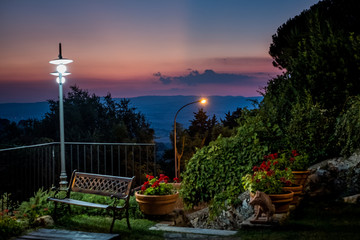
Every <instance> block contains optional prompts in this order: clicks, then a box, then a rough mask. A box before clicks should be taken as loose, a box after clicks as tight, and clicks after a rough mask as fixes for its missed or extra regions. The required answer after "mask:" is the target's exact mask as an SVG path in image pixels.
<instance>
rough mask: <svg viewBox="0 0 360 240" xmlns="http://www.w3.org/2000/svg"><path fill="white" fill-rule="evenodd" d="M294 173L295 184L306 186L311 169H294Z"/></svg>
mask: <svg viewBox="0 0 360 240" xmlns="http://www.w3.org/2000/svg"><path fill="white" fill-rule="evenodd" d="M292 173H293V175H294V184H298V185H303V186H305V183H306V179H307V178H308V176H309V175H310V171H309V170H306V171H292Z"/></svg>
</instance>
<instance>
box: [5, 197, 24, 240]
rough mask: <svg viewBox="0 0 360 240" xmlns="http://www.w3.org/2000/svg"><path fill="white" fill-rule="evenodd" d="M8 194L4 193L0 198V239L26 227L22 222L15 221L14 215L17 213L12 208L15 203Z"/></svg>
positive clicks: (19, 232)
mask: <svg viewBox="0 0 360 240" xmlns="http://www.w3.org/2000/svg"><path fill="white" fill-rule="evenodd" d="M9 196H10V194H7V193H5V194H3V195H2V196H1V198H0V207H1V209H0V240H2V239H8V238H10V237H13V236H17V235H20V234H21V233H22V232H23V231H24V229H25V227H26V225H25V224H24V223H22V222H19V221H17V217H16V216H15V215H16V214H18V213H17V211H15V210H14V206H15V204H16V203H14V202H12V201H11V200H10V198H9Z"/></svg>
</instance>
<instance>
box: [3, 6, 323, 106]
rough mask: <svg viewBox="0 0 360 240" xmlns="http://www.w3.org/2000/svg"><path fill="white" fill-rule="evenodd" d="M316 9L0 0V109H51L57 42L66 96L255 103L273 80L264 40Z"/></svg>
mask: <svg viewBox="0 0 360 240" xmlns="http://www.w3.org/2000/svg"><path fill="white" fill-rule="evenodd" d="M317 2H318V0H274V1H269V0H254V1H249V0H226V1H220V0H218V1H215V0H173V1H169V0H141V1H139V0H121V1H119V0H104V1H98V0H96V1H95V0H62V1H49V0H36V1H35V0H34V1H30V0H1V1H0V36H1V37H0V53H1V58H0V103H6V102H35V101H46V100H47V99H57V97H58V86H57V83H56V82H55V78H54V77H53V76H51V75H50V74H49V73H50V72H53V71H54V66H53V65H51V64H49V60H52V59H55V58H57V56H58V43H59V42H61V43H62V46H63V57H65V58H70V59H73V60H74V62H73V63H71V64H70V65H68V68H69V72H71V73H72V74H71V75H70V76H68V78H67V81H66V83H65V85H64V87H65V91H67V90H68V89H69V86H71V85H75V84H76V85H78V86H79V87H80V88H82V89H87V90H89V91H90V92H91V93H96V94H97V95H99V96H103V95H106V93H108V92H110V93H111V94H112V96H113V97H134V96H142V95H198V96H209V95H234V96H239V95H242V96H256V95H259V94H258V92H257V91H258V90H259V89H260V88H261V87H264V86H265V85H266V82H267V81H268V80H269V79H270V78H272V77H274V76H276V74H278V73H280V72H279V70H277V69H276V68H274V67H273V66H272V64H271V61H272V60H271V58H270V56H269V54H268V49H269V45H270V43H271V36H272V35H273V34H275V33H276V29H277V28H278V27H279V26H280V25H282V24H283V23H285V22H286V20H288V19H289V18H291V17H294V16H295V15H298V14H299V13H301V11H303V10H304V9H308V8H309V7H310V6H312V5H313V4H315V3H317Z"/></svg>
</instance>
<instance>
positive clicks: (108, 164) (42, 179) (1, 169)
mask: <svg viewBox="0 0 360 240" xmlns="http://www.w3.org/2000/svg"><path fill="white" fill-rule="evenodd" d="M60 166H61V163H60V144H59V143H47V144H39V145H32V146H24V147H17V148H9V149H0V195H2V194H4V193H10V194H11V195H12V198H14V199H16V200H24V199H27V198H29V197H30V196H32V195H33V194H34V192H36V191H37V190H38V189H39V188H41V187H42V188H44V189H49V188H51V186H58V184H59V176H60V170H61V169H60ZM65 166H66V173H67V177H68V181H69V178H70V176H71V173H72V171H73V170H75V169H76V170H77V171H81V172H88V173H98V174H105V175H115V176H124V177H131V176H135V177H136V184H137V185H140V184H142V183H143V181H144V180H145V174H146V173H154V174H156V173H157V171H158V167H157V164H156V148H155V144H146V143H144V144H143V143H80V142H67V143H65Z"/></svg>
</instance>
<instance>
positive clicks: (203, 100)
mask: <svg viewBox="0 0 360 240" xmlns="http://www.w3.org/2000/svg"><path fill="white" fill-rule="evenodd" d="M194 103H202V104H205V103H206V99H204V98H203V99H200V100H198V101H195V102H191V103H188V104H185V105H184V106H182V107H181V108H180V109H179V110H178V111H177V112H176V114H175V118H174V152H175V177H176V178H178V177H179V176H180V163H178V156H177V155H178V153H177V148H176V117H177V115H178V113H179V112H180V111H181V110H182V109H183V108H184V107H187V106H189V105H191V104H194Z"/></svg>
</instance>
